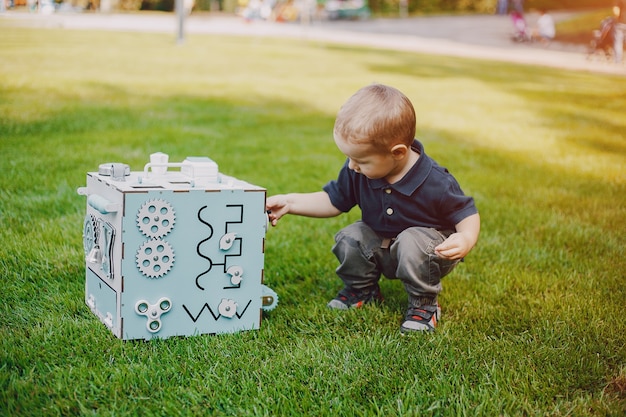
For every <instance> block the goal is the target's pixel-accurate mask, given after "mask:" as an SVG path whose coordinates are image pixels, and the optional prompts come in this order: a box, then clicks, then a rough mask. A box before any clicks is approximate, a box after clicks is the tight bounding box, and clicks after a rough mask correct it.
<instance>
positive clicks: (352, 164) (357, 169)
mask: <svg viewBox="0 0 626 417" xmlns="http://www.w3.org/2000/svg"><path fill="white" fill-rule="evenodd" d="M348 168H350V169H351V170H353V171H356V172H359V166H358V165H357V164H355V163H354V161H353V160H352V159H351V160H350V162H349V163H348Z"/></svg>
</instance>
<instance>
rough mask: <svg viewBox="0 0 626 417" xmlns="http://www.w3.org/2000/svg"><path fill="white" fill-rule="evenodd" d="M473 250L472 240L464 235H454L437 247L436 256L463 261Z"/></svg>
mask: <svg viewBox="0 0 626 417" xmlns="http://www.w3.org/2000/svg"><path fill="white" fill-rule="evenodd" d="M471 249H472V245H471V243H470V239H468V238H467V236H465V235H464V234H463V233H453V234H451V235H450V236H449V237H448V238H447V239H446V240H444V241H443V242H442V243H441V244H440V245H438V246H437V247H435V255H437V256H439V257H440V258H444V259H450V260H454V259H461V258H464V257H465V255H467V254H468V253H469V251H470V250H471Z"/></svg>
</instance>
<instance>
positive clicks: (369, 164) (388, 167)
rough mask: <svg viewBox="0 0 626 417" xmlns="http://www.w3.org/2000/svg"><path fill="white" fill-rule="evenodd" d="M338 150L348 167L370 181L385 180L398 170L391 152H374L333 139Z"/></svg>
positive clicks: (370, 149) (365, 147)
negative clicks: (344, 157)
mask: <svg viewBox="0 0 626 417" xmlns="http://www.w3.org/2000/svg"><path fill="white" fill-rule="evenodd" d="M335 143H336V144H337V147H338V148H339V150H340V151H341V152H342V153H343V154H344V155H345V156H347V157H348V159H349V160H350V162H349V163H348V167H349V168H350V169H352V170H354V171H356V172H358V173H360V174H363V175H365V176H366V177H367V178H370V179H378V178H386V177H389V176H390V175H393V174H394V173H396V171H397V170H398V164H397V161H396V159H395V158H394V157H393V155H392V154H391V152H383V153H381V152H375V151H373V150H372V147H371V146H369V145H365V144H354V143H348V142H346V141H344V140H343V139H337V138H335Z"/></svg>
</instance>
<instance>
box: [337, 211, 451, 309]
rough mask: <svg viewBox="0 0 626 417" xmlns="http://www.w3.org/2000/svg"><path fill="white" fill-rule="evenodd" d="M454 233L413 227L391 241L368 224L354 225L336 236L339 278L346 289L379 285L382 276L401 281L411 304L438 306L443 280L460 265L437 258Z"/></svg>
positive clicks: (359, 223) (357, 223)
mask: <svg viewBox="0 0 626 417" xmlns="http://www.w3.org/2000/svg"><path fill="white" fill-rule="evenodd" d="M451 233H452V231H446V232H441V231H438V230H435V229H431V228H425V227H411V228H409V229H406V230H404V231H403V232H402V233H400V234H399V235H398V236H397V237H396V239H394V240H393V241H391V242H389V240H388V239H387V240H385V239H383V237H381V236H379V235H378V234H376V233H375V232H374V231H373V230H372V229H371V228H370V227H369V226H367V225H366V224H365V223H363V222H360V221H359V222H356V223H353V224H351V225H350V226H348V227H345V228H343V229H341V230H340V231H339V232H338V233H337V234H336V235H335V245H334V246H333V253H334V254H335V256H336V257H337V259H338V260H339V264H340V265H339V267H337V270H336V272H337V275H338V276H339V278H341V280H342V281H343V282H344V285H345V286H347V287H352V288H355V289H364V288H367V287H371V286H372V285H374V284H377V283H378V281H379V280H380V277H381V275H384V276H385V277H387V278H390V279H399V280H401V281H402V283H403V284H404V288H405V289H406V292H407V293H408V296H409V304H410V305H413V306H416V307H417V306H421V305H425V304H435V303H436V300H437V295H438V294H439V293H440V292H441V278H443V277H444V276H445V275H447V274H448V273H450V272H451V271H452V269H454V267H455V266H456V264H457V263H458V262H459V261H458V260H455V261H450V260H446V259H442V258H439V257H438V256H437V255H435V247H436V246H437V245H439V244H440V243H441V242H443V241H444V240H445V239H446V238H447V237H448V236H449V235H450V234H451Z"/></svg>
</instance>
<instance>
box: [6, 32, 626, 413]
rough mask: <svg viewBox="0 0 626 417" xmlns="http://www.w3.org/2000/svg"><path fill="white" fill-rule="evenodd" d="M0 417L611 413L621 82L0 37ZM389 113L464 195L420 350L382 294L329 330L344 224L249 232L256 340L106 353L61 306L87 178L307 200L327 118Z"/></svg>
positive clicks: (220, 46) (419, 58) (396, 60)
mask: <svg viewBox="0 0 626 417" xmlns="http://www.w3.org/2000/svg"><path fill="white" fill-rule="evenodd" d="M0 39H2V46H1V47H0V155H1V158H0V242H1V243H2V244H1V245H0V277H1V278H0V279H1V280H2V301H3V302H2V303H1V304H0V318H1V320H0V368H1V371H0V415H7V416H18V415H19V416H59V415H102V416H114V415H115V416H125V415H145V416H153V415H154V416H173V415H215V416H231V415H234V416H246V415H249V416H293V415H307V416H374V415H377V416H395V415H397V416H475V415H481V416H497V415H502V416H544V415H545V416H605V415H612V416H623V415H624V413H626V318H625V317H626V316H625V314H624V311H625V309H626V278H625V277H626V274H625V272H624V271H625V270H626V260H625V258H624V253H625V252H626V244H625V243H624V235H625V232H626V227H625V226H624V222H625V220H626V133H625V132H626V117H625V109H626V78H623V77H614V76H607V75H594V74H588V73H583V72H569V71H563V70H555V69H545V68H538V67H526V66H517V65H509V64H505V63H496V62H487V61H479V60H462V59H456V58H447V57H441V56H436V57H433V56H426V55H420V54H413V53H403V52H391V51H381V50H371V49H364V48H352V47H348V46H337V45H331V44H325V43H317V42H307V41H301V40H300V41H296V40H272V39H263V38H238V37H220V36H200V35H197V36H188V38H187V41H186V43H185V44H184V45H179V46H177V45H175V42H174V36H173V34H172V35H167V34H145V33H112V32H97V31H69V30H61V29H47V30H35V29H25V28H16V27H11V25H10V24H9V23H8V22H7V21H0ZM372 81H378V82H382V83H387V84H391V85H394V86H396V87H398V88H399V89H401V90H402V91H404V92H405V93H406V94H407V95H408V96H409V97H410V98H411V100H412V101H413V103H414V105H415V108H416V111H417V114H418V137H419V138H420V139H421V140H422V141H423V143H424V144H425V148H426V151H427V152H428V153H429V154H430V155H431V156H433V157H434V158H435V159H437V160H438V161H439V162H440V163H441V164H442V165H444V166H446V167H448V168H449V169H450V170H451V172H452V173H453V174H454V175H455V176H456V177H457V178H458V180H459V181H460V183H461V184H462V186H463V188H464V190H465V192H466V193H468V194H471V195H473V196H474V197H475V199H476V203H477V205H478V207H479V209H480V211H481V217H482V222H483V228H482V233H481V238H480V240H479V243H478V245H477V247H476V248H475V249H474V251H473V252H472V253H471V254H470V255H469V256H468V257H467V259H466V262H465V263H463V264H461V265H460V266H459V267H458V268H457V269H456V270H455V271H454V272H453V273H452V274H451V275H449V276H448V277H446V278H445V279H444V292H443V293H442V295H441V297H440V301H441V303H442V307H443V321H442V322H441V324H440V326H439V327H438V330H437V332H436V333H434V334H431V335H411V336H409V337H402V336H401V335H400V333H399V324H400V319H401V317H402V315H403V313H404V308H405V305H406V295H405V293H404V291H403V289H402V288H401V285H400V284H399V283H398V282H397V281H388V280H385V281H383V282H382V289H383V292H384V294H385V296H386V301H385V303H384V304H383V305H382V306H380V307H369V306H368V307H367V308H364V309H362V310H354V311H352V310H351V311H347V312H336V311H330V310H328V309H327V308H326V307H325V304H326V302H327V301H328V300H329V299H330V298H332V297H333V296H334V295H335V294H336V292H337V291H338V290H339V289H340V287H341V283H340V281H339V280H338V278H336V276H335V274H334V269H335V266H336V261H335V259H334V257H333V255H332V254H331V253H330V247H331V245H332V242H333V235H334V233H335V232H336V231H337V230H338V229H339V228H341V227H342V226H344V225H347V224H349V223H350V222H353V221H355V220H356V219H358V218H359V213H358V212H357V211H356V210H355V211H353V212H351V213H348V214H346V215H343V216H340V217H337V218H333V219H326V220H319V219H317V220H316V219H306V218H297V217H286V218H284V219H282V220H281V222H280V224H279V225H278V227H276V228H273V229H272V230H270V231H268V234H267V238H266V251H265V277H266V283H267V284H268V285H269V286H270V287H271V288H273V289H274V290H275V291H277V292H278V294H279V296H280V304H279V306H278V307H277V308H276V309H275V310H274V311H272V312H270V313H266V314H265V318H264V320H263V324H262V326H261V329H260V330H258V331H252V332H242V333H237V334H229V335H219V336H197V337H190V338H172V339H167V340H154V341H150V342H143V341H126V342H124V341H120V340H118V339H116V338H114V337H113V336H112V335H111V334H110V333H109V331H108V330H107V329H106V328H105V326H104V325H102V324H101V323H100V322H99V321H98V319H97V318H96V317H95V316H94V315H93V314H92V313H91V312H90V311H89V308H88V307H87V306H86V305H85V303H84V260H83V248H82V236H81V233H82V224H83V217H84V213H85V198H84V197H82V196H79V195H78V194H77V193H76V188H77V187H80V186H83V185H84V183H85V174H86V173H87V172H88V171H94V170H97V167H98V165H99V164H100V163H103V162H108V161H119V162H124V163H127V164H129V165H130V166H131V168H132V169H133V170H140V169H142V167H143V165H144V164H145V162H146V161H147V159H148V155H149V154H150V153H152V152H156V151H163V152H166V153H168V154H169V155H170V160H171V161H181V160H183V159H184V158H185V157H186V156H189V155H207V156H210V157H211V158H213V159H214V160H215V161H217V162H218V164H219V165H220V171H222V172H224V173H226V174H228V175H232V176H236V177H238V178H241V179H244V180H248V181H250V182H252V183H254V184H258V185H262V186H264V187H266V188H267V189H268V193H269V194H275V193H281V192H288V191H315V190H319V189H320V188H321V187H322V186H323V185H324V184H325V183H326V181H328V180H329V179H332V178H334V177H335V176H336V174H337V172H338V170H339V168H340V165H341V163H342V162H343V159H344V158H343V156H342V155H341V154H340V153H339V151H338V150H337V149H336V148H335V145H334V143H333V140H332V126H333V120H334V116H335V114H336V112H337V110H338V108H339V106H340V105H341V104H342V103H343V102H344V101H345V100H346V99H347V98H348V97H349V96H350V95H351V94H352V93H353V92H354V91H356V90H357V89H358V88H360V87H362V86H363V85H366V84H368V83H370V82H372Z"/></svg>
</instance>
